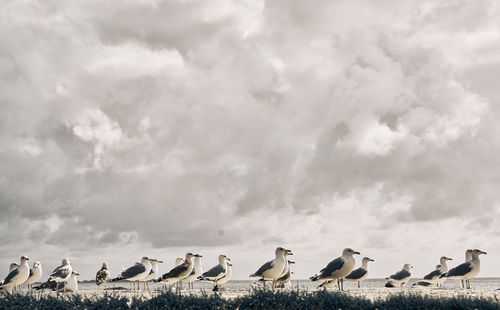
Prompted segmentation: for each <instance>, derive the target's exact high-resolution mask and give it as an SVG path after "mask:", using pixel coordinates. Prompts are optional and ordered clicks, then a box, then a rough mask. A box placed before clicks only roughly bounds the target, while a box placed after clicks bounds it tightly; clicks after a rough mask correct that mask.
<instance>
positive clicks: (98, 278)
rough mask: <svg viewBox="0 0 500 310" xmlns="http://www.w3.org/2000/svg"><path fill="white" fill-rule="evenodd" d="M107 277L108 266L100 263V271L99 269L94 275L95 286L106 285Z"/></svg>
mask: <svg viewBox="0 0 500 310" xmlns="http://www.w3.org/2000/svg"><path fill="white" fill-rule="evenodd" d="M109 276H110V274H109V270H108V264H107V263H106V262H104V263H102V267H101V269H99V271H98V272H97V273H96V275H95V284H97V286H99V285H101V284H104V285H105V286H106V283H107V282H108V281H109Z"/></svg>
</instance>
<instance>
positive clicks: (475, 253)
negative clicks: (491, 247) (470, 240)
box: [472, 249, 488, 257]
mask: <svg viewBox="0 0 500 310" xmlns="http://www.w3.org/2000/svg"><path fill="white" fill-rule="evenodd" d="M481 254H488V253H486V252H484V251H481V250H480V249H474V250H472V255H474V256H476V257H477V256H479V255H481Z"/></svg>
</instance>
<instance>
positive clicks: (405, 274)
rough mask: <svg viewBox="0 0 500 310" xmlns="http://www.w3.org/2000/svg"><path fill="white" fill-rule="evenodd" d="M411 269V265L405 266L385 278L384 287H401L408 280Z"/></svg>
mask: <svg viewBox="0 0 500 310" xmlns="http://www.w3.org/2000/svg"><path fill="white" fill-rule="evenodd" d="M412 268H413V267H412V265H410V264H405V265H404V266H403V269H401V270H400V271H398V272H396V273H395V274H393V275H391V276H390V277H388V278H386V280H388V282H387V283H386V284H385V287H396V286H399V287H403V286H404V285H405V284H406V283H408V281H409V280H410V277H411V269H412Z"/></svg>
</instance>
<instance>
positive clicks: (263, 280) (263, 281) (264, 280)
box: [262, 278, 266, 289]
mask: <svg viewBox="0 0 500 310" xmlns="http://www.w3.org/2000/svg"><path fill="white" fill-rule="evenodd" d="M262 283H264V289H265V288H266V279H264V278H262Z"/></svg>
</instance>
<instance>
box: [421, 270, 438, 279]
mask: <svg viewBox="0 0 500 310" xmlns="http://www.w3.org/2000/svg"><path fill="white" fill-rule="evenodd" d="M440 275H441V271H439V270H434V271H433V272H431V273H429V274H427V275H425V276H424V280H433V279H436V278H439V276H440Z"/></svg>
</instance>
